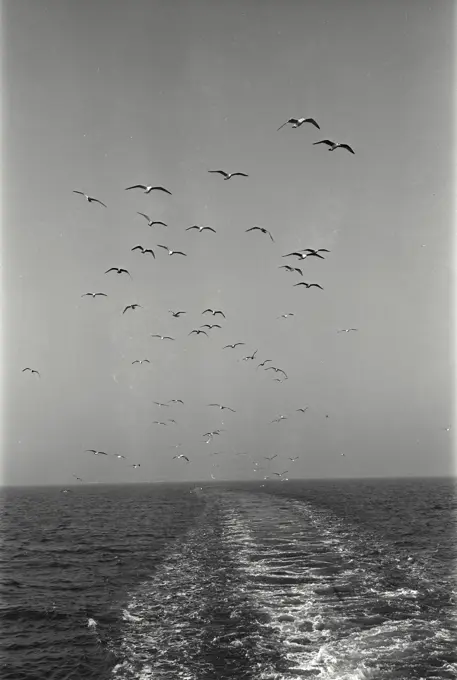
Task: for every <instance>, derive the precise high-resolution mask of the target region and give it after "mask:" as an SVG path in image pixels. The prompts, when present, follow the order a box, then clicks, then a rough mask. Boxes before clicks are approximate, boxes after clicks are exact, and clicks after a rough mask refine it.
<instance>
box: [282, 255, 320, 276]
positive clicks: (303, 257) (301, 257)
mask: <svg viewBox="0 0 457 680" xmlns="http://www.w3.org/2000/svg"><path fill="white" fill-rule="evenodd" d="M325 252H327V253H329V252H330V251H329V250H327V251H325ZM292 255H295V257H297V258H298V259H299V260H306V258H307V257H318V258H319V259H320V260H325V257H322V255H319V252H318V251H317V250H316V251H310V252H307V251H305V250H303V251H298V250H296V251H294V252H293V253H287V255H283V257H291V256H292ZM295 271H297V270H295ZM300 272H301V270H300Z"/></svg>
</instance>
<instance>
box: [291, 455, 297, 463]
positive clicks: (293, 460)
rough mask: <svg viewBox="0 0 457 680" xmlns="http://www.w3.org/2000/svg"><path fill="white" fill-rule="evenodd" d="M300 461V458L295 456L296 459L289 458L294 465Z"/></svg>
mask: <svg viewBox="0 0 457 680" xmlns="http://www.w3.org/2000/svg"><path fill="white" fill-rule="evenodd" d="M298 459H299V456H295V458H289V460H291V461H292V463H294V462H295V461H296V460H298Z"/></svg>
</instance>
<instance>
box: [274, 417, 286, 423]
mask: <svg viewBox="0 0 457 680" xmlns="http://www.w3.org/2000/svg"><path fill="white" fill-rule="evenodd" d="M281 420H287V416H278V417H277V418H275V419H274V420H272V421H271V422H272V423H280V422H281Z"/></svg>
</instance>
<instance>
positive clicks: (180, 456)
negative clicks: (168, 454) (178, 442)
mask: <svg viewBox="0 0 457 680" xmlns="http://www.w3.org/2000/svg"><path fill="white" fill-rule="evenodd" d="M174 458H177V459H178V460H179V458H184V460H187V462H188V463H190V460H189V459H188V457H187V456H185V455H184V454H183V453H180V454H179V456H173V459H174Z"/></svg>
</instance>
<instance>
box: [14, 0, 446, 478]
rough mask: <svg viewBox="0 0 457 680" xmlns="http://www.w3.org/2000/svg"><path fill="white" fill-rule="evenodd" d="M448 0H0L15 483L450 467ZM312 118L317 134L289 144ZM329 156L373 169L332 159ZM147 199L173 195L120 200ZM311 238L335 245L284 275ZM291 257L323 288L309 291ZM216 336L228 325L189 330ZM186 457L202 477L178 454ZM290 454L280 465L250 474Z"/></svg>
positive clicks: (414, 471)
mask: <svg viewBox="0 0 457 680" xmlns="http://www.w3.org/2000/svg"><path fill="white" fill-rule="evenodd" d="M454 8H455V4H454V3H453V2H451V1H448V0H440V2H431V1H428V2H427V1H425V0H382V1H381V0H314V1H312V0H302V1H299V0H281V1H280V0H252V1H250V2H247V1H242V0H231V2H226V1H221V0H162V1H158V0H157V1H155V0H130V1H129V2H121V1H120V0H9V1H8V0H7V1H5V2H3V12H2V14H3V38H4V40H3V61H4V65H3V87H2V92H3V135H4V143H3V289H4V304H5V312H4V323H3V326H4V331H3V339H4V342H3V354H4V362H5V365H4V377H3V397H4V399H3V402H4V408H3V418H4V421H5V427H4V434H3V449H2V460H3V481H4V483H7V484H33V483H36V484H44V483H58V484H68V483H71V481H72V476H71V475H72V474H76V475H78V476H80V477H82V478H83V479H85V480H87V481H89V482H94V481H106V482H121V481H134V480H136V479H139V480H141V481H148V480H151V481H152V480H155V479H167V480H186V479H207V478H209V473H210V471H212V472H213V474H214V476H215V477H217V478H219V479H252V478H254V479H255V478H258V477H261V476H263V474H268V473H269V472H272V471H281V470H285V469H289V470H291V473H290V474H289V477H305V478H306V477H340V476H404V475H424V476H427V475H436V474H438V475H439V474H447V473H449V472H450V471H451V469H452V468H453V464H452V461H451V456H452V446H451V444H452V431H451V432H446V431H445V429H444V428H447V427H449V425H450V424H451V399H452V390H453V369H454V359H453V348H452V343H451V338H450V334H451V330H452V319H451V283H452V281H451V267H452V237H451V230H452V219H453V202H452V189H453V173H452V170H453V164H452V161H453V153H454V140H453V135H452V133H453V130H452V125H453V95H454V91H455V81H454V74H453V62H454V56H453V55H454V36H453V28H454V26H455V23H454V19H455V17H454ZM300 116H306V117H308V116H312V117H314V118H315V119H316V120H317V121H318V123H319V124H320V126H321V130H320V131H319V130H316V129H315V128H313V127H312V126H311V125H308V124H305V125H303V126H302V127H300V128H298V129H296V130H293V129H291V128H290V127H289V126H286V127H284V128H283V129H282V130H280V131H279V132H277V128H278V127H279V126H280V124H281V123H283V122H284V121H285V120H287V119H288V118H289V117H300ZM326 138H330V139H335V140H336V141H341V142H347V143H349V144H350V145H351V146H352V147H353V148H354V150H355V155H354V156H353V155H351V154H349V153H347V152H346V151H344V150H337V151H335V152H329V151H328V150H327V148H326V147H325V146H323V145H322V146H313V144H312V143H313V142H314V141H318V140H319V139H326ZM210 169H226V170H229V171H242V172H246V173H248V174H249V177H248V178H243V177H235V178H233V179H232V180H230V181H228V182H226V181H223V179H222V177H220V176H218V175H211V174H208V172H207V171H208V170H210ZM136 183H145V184H153V185H155V184H159V185H163V186H165V187H167V188H169V189H170V191H172V194H173V195H172V196H168V195H165V194H159V193H154V192H153V193H152V194H151V195H148V196H146V195H144V194H143V193H141V192H139V191H130V192H125V191H124V189H125V188H126V187H128V186H130V185H132V184H136ZM75 189H76V190H81V191H84V192H86V193H89V194H90V195H93V196H95V197H97V198H99V199H100V200H102V201H103V202H104V203H106V204H107V206H108V208H107V209H105V208H103V207H101V206H99V205H97V204H90V205H89V204H88V203H87V202H86V201H85V200H84V199H83V197H81V196H78V195H76V194H74V193H72V191H73V190H75ZM137 211H142V212H145V213H147V214H148V215H150V216H151V217H152V218H153V219H157V220H163V221H164V222H166V223H167V224H168V225H169V226H168V227H167V228H164V227H161V226H154V227H152V228H151V227H149V226H148V225H147V223H146V221H145V220H144V219H143V218H142V217H140V216H139V215H137V214H136V212H137ZM193 224H208V225H211V226H213V227H214V228H215V229H216V230H217V233H216V234H214V233H212V232H208V231H206V232H203V233H201V234H199V233H198V232H196V231H194V230H193V231H190V232H186V231H185V228H186V227H188V226H191V225H193ZM254 225H261V226H264V227H266V228H267V229H269V230H270V231H271V232H272V234H273V237H274V239H275V242H274V243H272V242H271V241H270V239H269V238H268V236H265V235H263V234H261V233H260V232H251V233H248V234H247V233H245V230H246V229H248V228H249V227H251V226H254ZM160 243H161V244H165V245H167V246H169V247H170V248H174V249H177V250H184V252H186V253H187V257H185V258H184V257H180V256H173V257H168V256H167V254H166V252H165V251H164V250H161V249H160V248H156V246H157V244H160ZM137 244H141V245H143V246H145V247H152V248H154V250H155V251H156V259H155V260H154V259H152V258H151V257H150V256H148V255H144V256H142V255H141V254H139V253H138V252H131V248H132V247H133V246H135V245H137ZM307 247H310V248H328V249H329V250H330V251H331V252H330V253H329V254H326V259H325V260H319V259H317V258H309V259H307V260H305V261H304V262H303V263H302V264H300V263H298V262H296V260H295V259H294V258H284V259H283V258H282V255H284V254H285V253H288V252H290V251H292V250H295V249H297V248H307ZM285 263H288V264H290V265H293V266H302V268H303V272H304V278H303V279H302V280H304V281H307V282H317V283H319V284H320V285H322V286H323V288H324V290H323V291H322V290H319V289H316V288H313V289H309V290H307V289H305V288H304V287H296V288H294V287H293V284H294V283H296V282H297V281H299V280H301V278H300V276H299V275H298V274H290V273H287V272H285V270H283V269H279V268H278V267H279V266H280V265H283V264H285ZM111 266H119V267H126V268H127V269H128V270H129V271H130V272H131V274H132V280H130V279H129V278H128V277H124V276H117V275H115V274H109V275H105V274H104V272H105V270H106V269H108V268H109V267H111ZM88 291H102V292H105V293H107V294H108V296H109V297H107V298H101V297H100V298H96V299H92V298H88V297H85V298H82V297H81V295H82V294H83V293H86V292H88ZM131 303H139V304H141V305H142V306H143V308H142V309H137V310H135V311H134V312H132V311H129V312H127V313H126V314H124V315H123V314H122V310H123V308H124V306H125V305H128V304H131ZM207 307H213V308H217V309H222V310H223V311H224V312H225V314H226V319H225V320H224V319H222V321H220V318H219V319H217V320H216V319H213V318H212V317H209V315H205V316H202V314H201V313H202V311H203V310H204V309H205V308H207ZM169 309H174V310H186V312H187V313H186V314H185V315H184V316H182V317H181V318H180V319H175V318H173V317H172V316H171V314H169V312H168V310H169ZM288 312H293V313H294V316H293V317H289V318H286V319H284V318H281V319H278V318H277V317H278V316H279V315H281V314H283V313H288ZM207 317H209V318H207ZM208 322H209V323H214V322H216V323H220V325H221V326H222V329H221V330H220V329H217V328H215V329H212V330H211V331H210V332H209V334H210V337H209V338H208V337H205V336H204V335H199V336H196V335H192V336H189V335H188V333H189V332H190V331H191V330H192V329H193V328H197V327H199V326H201V325H202V324H204V323H208ZM349 327H356V328H358V329H359V330H358V332H353V333H337V330H338V329H342V328H349ZM152 333H160V334H163V335H165V334H169V335H172V336H173V337H175V338H176V341H174V342H167V341H160V340H157V339H154V338H151V337H150V334H152ZM233 342H245V343H246V345H245V346H243V347H237V348H236V349H235V350H231V349H225V350H222V347H223V346H224V345H226V344H227V343H233ZM256 349H258V354H257V356H256V359H257V358H258V361H240V359H242V357H244V356H246V355H247V354H250V353H252V352H253V351H254V350H256ZM143 358H148V359H150V361H151V364H142V365H138V364H135V365H132V361H134V360H135V359H143ZM263 359H272V360H273V365H275V366H278V367H281V368H283V369H284V370H285V371H286V372H287V374H288V376H289V379H288V380H286V381H284V382H282V383H279V382H274V381H273V377H274V376H273V375H272V374H273V371H268V372H265V371H263V369H262V368H260V369H259V370H256V366H257V364H258V363H260V361H262V360H263ZM26 366H30V367H32V368H35V369H37V370H39V371H40V373H41V377H40V378H37V377H36V376H35V375H31V374H30V373H22V369H23V368H24V367H26ZM174 398H175V399H182V400H183V401H184V402H185V405H184V406H182V405H180V404H178V405H173V406H171V407H168V408H158V407H155V406H154V405H153V401H159V402H167V401H168V400H170V399H174ZM211 402H219V403H221V404H226V405H228V406H230V407H232V408H233V409H235V410H236V413H231V412H229V411H224V412H223V413H222V414H221V412H219V410H217V409H214V408H209V407H208V406H207V405H208V404H209V403H211ZM305 406H308V407H309V409H308V411H307V412H306V414H304V415H303V414H301V413H297V412H296V409H297V408H300V407H305ZM279 414H284V415H286V416H288V419H287V420H285V421H284V422H280V423H271V422H270V421H271V420H273V419H274V418H276V417H277V416H278V415H279ZM327 415H328V418H327V417H326V416H327ZM221 416H222V417H221ZM167 418H174V419H176V421H177V423H178V424H176V425H175V424H173V423H169V424H168V425H167V426H158V425H153V424H152V421H154V420H164V419H167ZM222 421H223V423H224V424H223V425H221V422H222ZM218 427H222V428H224V429H225V430H226V431H225V432H222V433H221V435H220V436H219V437H214V441H213V443H210V444H205V443H204V442H205V440H204V438H203V437H202V435H203V433H204V432H207V431H209V430H212V429H215V428H218ZM178 443H182V444H183V446H182V448H180V451H182V452H183V453H185V454H187V455H188V456H189V458H191V461H192V462H191V464H189V465H187V464H186V463H185V461H184V460H172V456H173V455H174V452H175V450H174V449H173V448H171V447H172V446H173V445H175V444H178ZM90 448H94V449H101V450H103V451H107V452H110V453H120V454H123V455H126V456H128V459H129V460H128V461H127V462H128V463H140V464H141V468H139V469H133V468H129V467H127V464H126V461H124V460H116V459H114V458H113V459H106V458H104V457H100V456H99V457H94V456H92V454H90V453H84V449H90ZM215 451H218V452H221V455H219V456H214V457H213V456H210V454H211V453H213V452H215ZM241 451H246V452H248V453H249V456H235V452H241ZM342 452H344V453H345V456H344V457H342V456H341V455H340V453H342ZM274 453H278V454H280V458H282V459H284V460H285V463H284V462H283V460H279V459H275V460H273V461H272V462H271V463H269V462H268V461H265V463H264V467H265V472H264V473H263V474H261V473H254V472H253V471H252V463H251V462H250V461H252V460H260V459H261V458H262V456H263V455H273V454H274ZM297 455H298V456H300V460H299V461H297V462H295V463H293V464H292V463H290V462H289V461H287V457H289V456H290V457H293V456H297ZM214 462H217V463H218V464H219V467H218V468H212V467H211V465H212V464H213V463H214ZM292 465H293V467H291V466H292ZM73 481H74V480H73Z"/></svg>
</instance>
